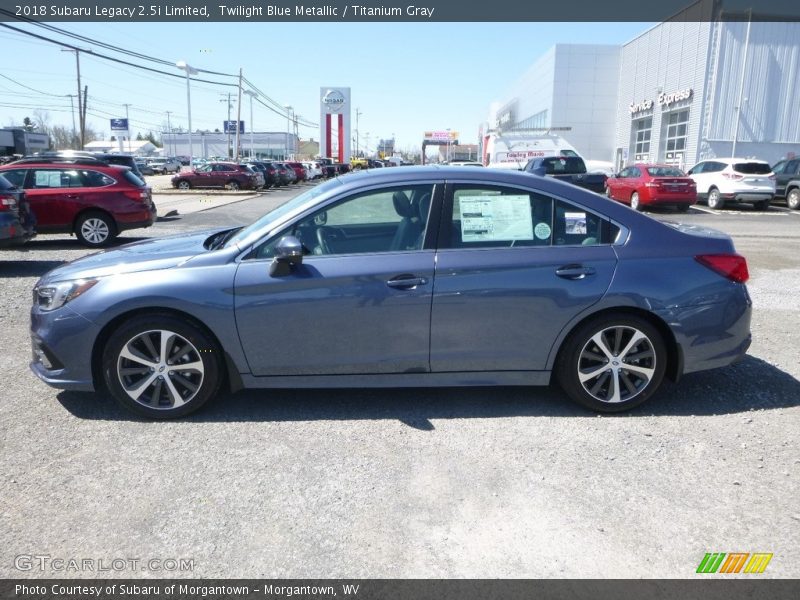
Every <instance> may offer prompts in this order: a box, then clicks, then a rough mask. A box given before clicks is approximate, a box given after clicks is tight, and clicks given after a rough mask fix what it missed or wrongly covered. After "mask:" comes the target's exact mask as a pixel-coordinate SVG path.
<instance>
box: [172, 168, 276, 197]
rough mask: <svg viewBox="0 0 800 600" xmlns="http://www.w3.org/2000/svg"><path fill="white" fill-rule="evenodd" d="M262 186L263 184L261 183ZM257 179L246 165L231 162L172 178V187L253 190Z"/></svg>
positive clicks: (257, 182) (254, 173)
mask: <svg viewBox="0 0 800 600" xmlns="http://www.w3.org/2000/svg"><path fill="white" fill-rule="evenodd" d="M262 184H263V182H262ZM258 186H259V177H258V175H257V174H256V172H255V171H253V169H251V168H250V167H248V166H247V165H240V164H237V163H233V162H212V163H208V164H207V165H203V166H202V167H197V168H196V169H193V170H191V171H184V172H182V173H178V174H177V175H175V177H173V178H172V187H176V188H178V189H179V190H189V189H191V188H193V187H219V188H225V189H227V190H233V191H235V190H254V189H256V188H258Z"/></svg>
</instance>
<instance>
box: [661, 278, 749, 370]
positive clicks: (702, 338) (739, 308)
mask: <svg viewBox="0 0 800 600" xmlns="http://www.w3.org/2000/svg"><path fill="white" fill-rule="evenodd" d="M660 316H661V317H662V318H663V319H664V320H665V321H666V322H667V323H669V324H670V327H671V329H672V332H673V334H674V335H675V341H676V342H677V343H678V345H679V346H680V350H681V354H682V356H683V374H687V373H695V372H698V371H706V370H708V369H716V368H718V367H725V366H727V365H730V364H733V363H735V362H737V361H739V360H741V359H742V358H743V357H744V355H745V354H746V353H747V350H748V348H749V347H750V344H751V342H752V334H751V333H750V320H751V317H752V301H751V300H750V296H749V294H748V293H747V288H746V287H745V286H744V285H741V284H731V291H730V294H728V296H727V298H725V299H724V301H722V302H715V303H713V304H704V305H701V306H689V307H673V308H671V309H670V310H669V311H664V312H663V313H661V314H660Z"/></svg>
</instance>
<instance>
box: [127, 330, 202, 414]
mask: <svg viewBox="0 0 800 600" xmlns="http://www.w3.org/2000/svg"><path fill="white" fill-rule="evenodd" d="M117 376H118V378H119V382H120V384H121V385H122V389H123V390H124V391H125V393H126V394H127V395H128V396H129V397H130V398H131V399H132V400H133V401H134V402H137V403H139V404H141V405H143V406H146V407H148V408H151V409H162V410H163V409H174V408H177V407H180V406H182V405H184V404H186V403H187V402H189V401H190V400H192V398H194V397H195V395H196V394H197V392H198V390H199V389H200V387H201V386H202V384H203V378H204V376H205V368H204V366H203V360H202V358H201V357H200V353H199V351H198V350H197V348H195V346H194V345H193V344H192V343H191V342H190V341H189V340H187V339H186V338H185V337H183V336H181V335H179V334H177V333H175V332H174V331H169V330H165V329H160V330H151V331H145V332H142V333H140V334H138V335H136V336H135V337H133V338H131V339H130V340H129V341H128V342H127V343H126V344H125V345H124V346H123V347H122V350H121V351H120V353H119V357H118V359H117Z"/></svg>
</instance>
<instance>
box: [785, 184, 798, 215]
mask: <svg viewBox="0 0 800 600" xmlns="http://www.w3.org/2000/svg"><path fill="white" fill-rule="evenodd" d="M786 206H788V207H789V208H791V209H792V210H797V209H800V188H792V189H791V190H789V193H788V194H786Z"/></svg>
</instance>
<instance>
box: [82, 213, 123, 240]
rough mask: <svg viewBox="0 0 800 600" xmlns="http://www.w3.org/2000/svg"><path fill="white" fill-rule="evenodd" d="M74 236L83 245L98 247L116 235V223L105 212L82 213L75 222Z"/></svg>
mask: <svg viewBox="0 0 800 600" xmlns="http://www.w3.org/2000/svg"><path fill="white" fill-rule="evenodd" d="M75 237H77V238H78V241H80V243H81V244H83V245H84V246H89V247H90V248H99V247H100V246H105V245H106V244H108V243H110V242H111V241H112V240H113V239H114V238H115V237H117V224H116V223H115V222H114V219H113V218H112V217H111V216H110V215H109V214H107V213H103V212H99V211H93V212H88V213H84V214H83V215H81V217H80V218H79V219H78V220H77V222H76V223H75Z"/></svg>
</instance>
